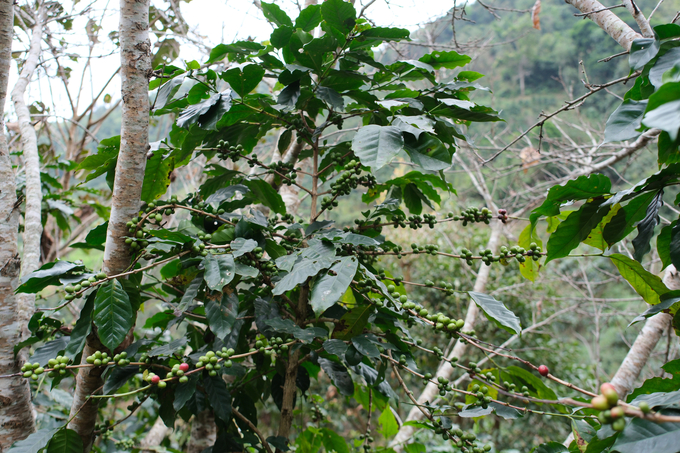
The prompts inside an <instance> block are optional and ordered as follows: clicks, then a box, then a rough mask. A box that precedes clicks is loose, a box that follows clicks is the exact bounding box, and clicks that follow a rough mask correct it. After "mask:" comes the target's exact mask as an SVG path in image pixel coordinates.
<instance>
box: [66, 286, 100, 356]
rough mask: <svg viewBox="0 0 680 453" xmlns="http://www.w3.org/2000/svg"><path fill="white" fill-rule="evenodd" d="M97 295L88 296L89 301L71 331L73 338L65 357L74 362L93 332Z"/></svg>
mask: <svg viewBox="0 0 680 453" xmlns="http://www.w3.org/2000/svg"><path fill="white" fill-rule="evenodd" d="M95 296H96V293H91V294H90V295H89V296H87V300H86V301H85V304H84V305H83V308H81V309H80V317H79V318H78V321H76V325H75V326H74V327H73V330H72V331H71V336H70V339H69V342H68V345H67V346H66V350H65V351H64V355H65V356H66V357H68V358H69V359H71V360H74V359H75V358H76V356H77V355H78V354H80V352H81V351H82V350H83V348H84V347H85V343H86V342H87V336H88V335H89V334H90V332H92V310H93V309H94V299H95Z"/></svg>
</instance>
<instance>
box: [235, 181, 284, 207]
mask: <svg viewBox="0 0 680 453" xmlns="http://www.w3.org/2000/svg"><path fill="white" fill-rule="evenodd" d="M243 184H244V185H245V186H246V187H248V190H250V193H251V194H252V195H253V196H254V197H255V198H256V199H257V201H259V202H260V203H262V204H263V205H265V206H267V207H268V208H270V209H271V210H272V211H274V212H276V213H277V214H285V213H286V205H285V203H284V202H283V199H282V198H281V195H280V194H279V193H278V192H277V191H276V190H274V189H273V188H272V186H271V185H269V184H267V182H266V181H264V180H262V179H252V180H248V181H244V182H243Z"/></svg>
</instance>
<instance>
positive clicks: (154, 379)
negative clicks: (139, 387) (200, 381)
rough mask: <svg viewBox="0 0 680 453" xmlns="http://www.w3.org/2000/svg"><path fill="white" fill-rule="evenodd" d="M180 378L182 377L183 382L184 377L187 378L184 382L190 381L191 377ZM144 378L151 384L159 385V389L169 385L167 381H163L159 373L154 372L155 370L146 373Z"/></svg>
mask: <svg viewBox="0 0 680 453" xmlns="http://www.w3.org/2000/svg"><path fill="white" fill-rule="evenodd" d="M179 379H180V380H179V381H180V382H182V379H185V381H184V382H188V381H189V378H188V377H186V376H183V377H181V378H179ZM144 380H145V381H146V382H148V383H149V384H151V385H157V386H158V388H159V389H164V388H165V387H167V386H168V383H167V382H165V381H161V377H160V376H159V375H157V374H156V373H153V372H148V373H146V375H145V376H144Z"/></svg>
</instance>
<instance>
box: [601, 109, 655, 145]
mask: <svg viewBox="0 0 680 453" xmlns="http://www.w3.org/2000/svg"><path fill="white" fill-rule="evenodd" d="M646 108H647V100H644V101H635V100H633V99H626V100H625V101H623V103H622V104H621V105H620V106H619V107H618V108H617V109H616V110H614V113H612V114H611V116H610V117H609V119H608V120H607V125H606V126H605V129H604V142H605V143H609V142H618V141H622V140H630V139H632V138H636V137H637V136H639V135H640V132H638V131H637V129H638V128H639V127H640V124H641V123H642V117H643V116H644V114H645V109H646Z"/></svg>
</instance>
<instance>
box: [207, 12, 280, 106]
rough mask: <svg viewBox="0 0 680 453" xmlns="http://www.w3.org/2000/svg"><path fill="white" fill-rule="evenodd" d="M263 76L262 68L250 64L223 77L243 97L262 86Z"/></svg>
mask: <svg viewBox="0 0 680 453" xmlns="http://www.w3.org/2000/svg"><path fill="white" fill-rule="evenodd" d="M277 8H278V6H277ZM286 17H287V16H286ZM288 20H290V19H288ZM291 25H292V24H291ZM263 76H264V69H263V68H262V67H261V66H259V65H255V64H249V65H246V66H244V67H243V68H238V67H237V68H232V69H229V70H228V71H225V72H223V73H222V76H221V77H222V79H223V80H224V81H225V82H227V83H228V84H229V85H230V86H231V89H232V90H234V91H236V92H237V93H238V95H239V96H241V97H243V96H245V95H247V94H248V93H250V92H251V91H253V90H254V89H255V88H256V87H257V86H258V85H259V84H260V82H261V81H262V77H263Z"/></svg>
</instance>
